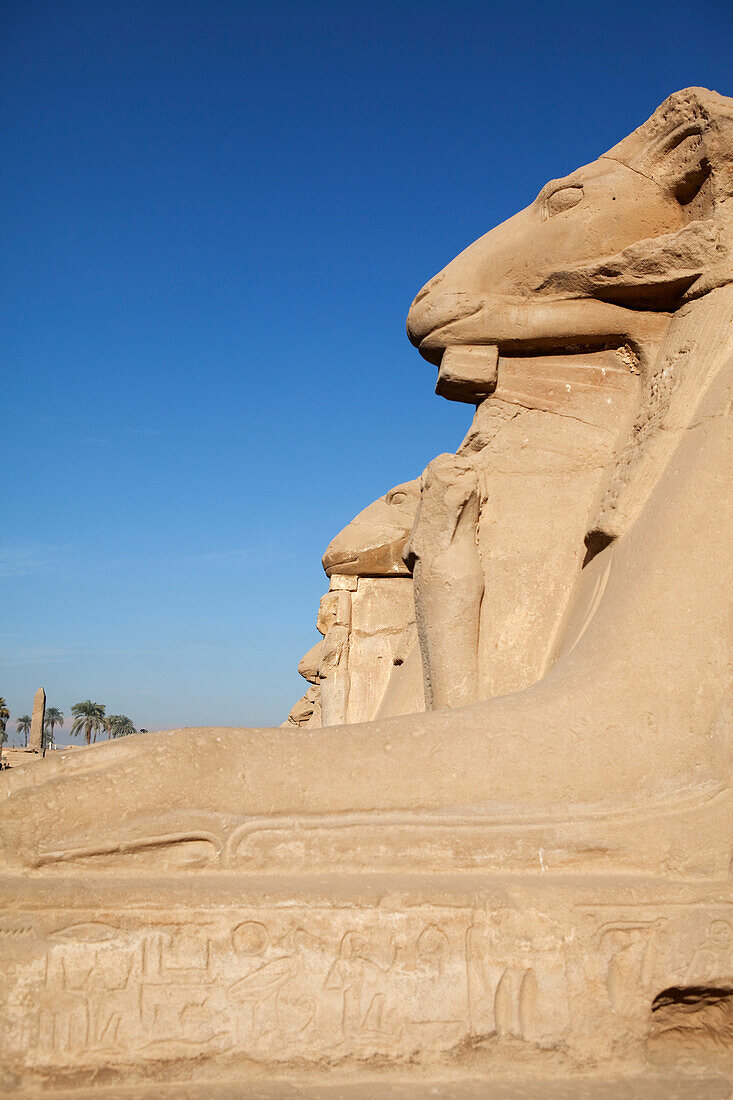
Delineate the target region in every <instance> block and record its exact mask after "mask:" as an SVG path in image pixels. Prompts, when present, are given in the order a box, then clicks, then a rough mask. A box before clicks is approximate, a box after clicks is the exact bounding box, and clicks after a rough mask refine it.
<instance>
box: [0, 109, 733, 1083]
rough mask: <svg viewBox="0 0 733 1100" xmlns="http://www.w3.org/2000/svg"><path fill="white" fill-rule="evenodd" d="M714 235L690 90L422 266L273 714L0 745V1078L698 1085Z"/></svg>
mask: <svg viewBox="0 0 733 1100" xmlns="http://www.w3.org/2000/svg"><path fill="white" fill-rule="evenodd" d="M732 249H733V100H730V99H726V98H724V97H722V96H720V95H718V94H716V93H714V92H709V91H706V90H704V89H699V88H693V89H687V90H686V91H682V92H678V93H676V94H675V95H673V96H671V97H670V98H669V99H667V100H666V101H665V102H664V103H663V104H662V105H661V106H660V107H659V108H658V109H657V110H656V111H655V112H654V114H653V115H652V116H651V118H649V119H648V120H647V121H646V122H645V123H644V124H643V125H642V126H640V127H639V129H638V130H636V131H634V133H632V134H631V135H630V136H629V137H627V138H625V139H624V140H623V141H621V142H620V143H619V144H618V145H616V146H615V147H614V148H613V149H611V150H609V152H607V153H605V154H603V155H602V156H601V157H599V158H598V160H596V161H595V162H594V163H593V164H590V165H586V166H585V167H582V168H579V169H578V170H577V171H576V172H573V173H572V174H571V175H570V176H568V177H567V178H565V179H562V180H553V181H550V182H549V183H548V184H547V185H546V186H545V187H544V188H543V189H542V191H541V193H540V195H539V196H538V198H537V199H536V201H535V202H534V203H533V204H532V205H531V206H529V207H528V208H527V209H526V210H524V211H522V212H520V213H519V214H517V215H516V216H515V217H513V218H511V219H510V220H509V221H507V222H506V223H504V224H503V225H501V226H499V227H497V228H496V229H493V230H491V232H489V233H487V234H486V236H484V237H482V238H481V239H480V240H478V241H477V242H475V243H474V244H473V245H471V246H470V247H469V248H467V249H466V250H465V251H464V252H462V253H461V254H460V255H459V256H458V257H456V259H454V260H453V261H452V262H451V263H450V264H448V266H447V267H446V268H445V269H444V270H443V271H442V272H440V273H439V274H438V275H436V276H435V278H433V279H432V280H431V281H430V282H429V283H428V284H427V285H426V286H425V287H424V288H423V290H422V291H421V292H420V293H419V294H418V296H417V297H416V299H415V301H414V302H413V304H412V307H411V309H410V313H409V317H408V334H409V336H410V339H411V340H412V341H413V343H414V344H415V345H416V346H417V347H418V348H419V350H420V353H421V354H422V355H423V357H424V358H425V359H426V360H427V361H428V363H430V364H432V365H433V367H434V368H435V369H436V370H437V387H436V388H437V391H438V393H439V394H441V395H442V396H444V397H446V398H448V399H450V400H457V401H462V402H465V403H466V404H468V405H473V406H475V414H474V417H473V421H472V423H471V425H470V428H469V431H468V434H467V435H466V438H465V439H464V441H463V443H462V444H461V445H460V446H459V447H458V449H457V451H456V453H454V454H442V455H439V456H437V457H434V458H433V459H432V460H431V461H430V462H428V464H427V466H426V469H425V471H424V472H423V474H422V476H421V477H420V478H418V479H416V480H414V481H410V482H406V483H403V484H401V485H397V486H395V487H394V488H393V489H391V490H390V491H389V492H388V493H387V494H386V495H385V496H384V497H380V498H379V500H377V501H375V502H374V503H373V504H370V505H369V506H368V507H367V508H366V509H365V510H364V511H363V512H361V513H359V515H357V516H356V518H355V519H354V520H353V521H352V523H351V524H349V525H348V526H347V527H346V528H345V529H344V530H343V531H342V532H341V533H340V534H338V535H337V536H336V537H335V538H334V539H333V541H332V542H331V543H330V545H329V546H328V548H327V550H326V553H325V555H324V559H323V563H324V568H325V571H326V574H327V576H328V584H329V590H328V592H327V593H326V594H325V595H324V597H323V599H322V600H321V604H320V607H319V609H318V613H317V618H316V625H317V630H318V631H319V633H320V635H321V638H320V640H316V644H315V645H314V646H313V647H312V649H311V650H309V652H308V653H307V654H306V655H305V656H304V657H303V659H302V660H301V662H300V666H299V671H300V672H301V674H302V676H303V677H304V679H305V680H306V681H307V683H308V688H307V691H306V693H305V695H304V697H303V699H301V700H300V701H299V702H298V703H297V704H296V705H295V707H294V708H293V710H292V711H291V714H290V716H289V718H288V720H287V721H286V723H284V725H283V726H282V727H280V728H279V729H255V730H252V729H208V730H198V731H195V746H196V747H195V750H192V744H193V742H192V735H193V734H192V731H188V730H173V731H169V732H167V733H161V734H155V735H149V736H148V735H146V736H144V737H141V738H134V739H132V738H131V739H126V740H125V741H124V742H119V743H110V744H105V745H100V746H95V747H92V748H89V749H84V750H79V751H76V752H74V753H64V752H58V753H55V754H54V757H53V759H50V760H46V761H43V762H40V763H39V764H38V765H37V766H35V767H33V768H22V769H21V768H19V769H15V770H14V771H12V772H10V773H6V774H4V775H3V776H0V794H2V801H1V802H0V841H1V842H2V857H1V858H2V876H3V877H2V882H3V892H2V895H3V898H4V902H3V909H2V911H0V943H1V944H2V945H3V950H4V952H5V958H4V965H3V968H2V974H3V976H2V978H1V979H0V990H1V991H2V997H3V1000H4V1004H5V1007H4V1010H3V1013H2V1023H1V1025H0V1036H1V1038H2V1042H1V1044H0V1049H1V1050H2V1060H3V1062H4V1065H5V1067H6V1068H5V1085H6V1091H8V1092H10V1093H12V1092H13V1090H16V1091H24V1092H26V1093H29V1094H30V1093H31V1092H32V1091H33V1090H34V1089H39V1090H40V1089H43V1090H44V1094H45V1095H62V1094H63V1095H66V1094H67V1092H69V1093H70V1094H71V1095H78V1096H82V1095H86V1091H85V1090H87V1089H88V1088H91V1087H92V1086H94V1088H95V1089H100V1088H101V1087H102V1085H103V1084H104V1085H108V1086H109V1088H110V1089H113V1090H117V1091H116V1092H115V1093H114V1094H115V1095H118V1094H119V1095H126V1094H127V1093H125V1092H124V1089H128V1088H129V1089H133V1090H135V1089H137V1090H138V1091H135V1092H134V1095H136V1096H137V1095H148V1094H150V1095H152V1093H148V1092H147V1091H145V1090H146V1089H148V1088H154V1089H164V1088H167V1089H172V1090H173V1091H172V1092H171V1093H170V1095H184V1094H185V1095H189V1094H190V1095H191V1096H204V1095H205V1096H209V1095H211V1096H218V1095H221V1096H224V1095H229V1093H228V1091H227V1089H229V1088H230V1087H232V1088H233V1087H234V1086H233V1085H232V1082H235V1081H236V1082H237V1086H236V1087H237V1089H238V1090H239V1091H238V1092H237V1093H236V1094H237V1095H243V1096H244V1095H251V1096H269V1095H272V1096H289V1095H294V1096H295V1095H297V1096H311V1095H312V1096H316V1095H317V1096H329V1095H334V1096H337V1095H338V1096H343V1095H350V1096H355V1097H356V1096H361V1095H364V1096H367V1095H370V1096H371V1095H384V1096H391V1095H394V1096H400V1097H407V1096H422V1095H425V1091H426V1090H427V1089H428V1087H429V1088H430V1089H432V1090H436V1089H437V1090H438V1092H437V1094H438V1095H444V1096H455V1097H463V1096H465V1097H468V1096H479V1095H481V1096H485V1095H487V1092H486V1089H487V1084H488V1083H489V1082H490V1083H491V1088H492V1093H491V1095H495V1096H497V1097H507V1098H508V1097H518V1096H522V1097H525V1096H535V1095H536V1096H538V1097H539V1096H543V1097H551V1098H552V1097H555V1096H557V1097H559V1096H578V1097H580V1096H581V1095H582V1096H590V1097H599V1098H600V1097H601V1096H602V1097H604V1098H605V1097H610V1096H613V1097H620V1096H632V1095H633V1096H637V1095H644V1096H651V1097H655V1096H659V1097H661V1096H665V1097H673V1096H680V1097H681V1096H685V1097H698V1096H699V1097H724V1096H726V1095H728V1087H729V1086H728V1083H727V1081H728V1076H729V1074H730V1061H727V1062H726V1059H727V1058H729V1056H730V1052H731V1047H732V1046H733V888H732V887H733V882H732V878H731V875H732V873H733V751H732V750H733V732H732V731H731V724H730V708H729V703H728V700H729V680H728V676H729V654H730V645H729V643H730V638H729V621H728V614H729V611H728V600H729V592H730V579H731V578H730V543H731V530H732V528H731V516H730V457H731V448H730V415H731V407H732V403H731V368H733V285H732V284H733V263H732V255H733V252H732ZM426 457H427V456H426ZM324 541H325V540H324ZM184 1083H185V1088H186V1089H187V1090H190V1092H183V1091H179V1092H178V1093H176V1092H175V1089H176V1088H179V1090H182V1089H183V1087H184ZM64 1090H66V1091H64ZM120 1090H122V1091H120ZM165 1094H166V1093H165V1092H162V1093H160V1095H165ZM130 1095H133V1092H131V1093H130Z"/></svg>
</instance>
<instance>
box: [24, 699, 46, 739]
mask: <svg viewBox="0 0 733 1100" xmlns="http://www.w3.org/2000/svg"><path fill="white" fill-rule="evenodd" d="M45 719H46V692H45V691H44V690H43V688H39V689H38V691H37V692H36V694H35V697H34V699H33V713H32V715H31V731H30V734H29V736H28V750H29V752H42V751H43V725H44V722H45Z"/></svg>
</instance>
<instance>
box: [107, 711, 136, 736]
mask: <svg viewBox="0 0 733 1100" xmlns="http://www.w3.org/2000/svg"><path fill="white" fill-rule="evenodd" d="M107 729H108V731H109V733H110V735H111V736H112V737H129V736H130V734H131V733H137V730H136V729H135V727H134V725H133V724H132V721H131V719H129V718H128V717H127V715H126V714H110V715H109V717H108V719H107Z"/></svg>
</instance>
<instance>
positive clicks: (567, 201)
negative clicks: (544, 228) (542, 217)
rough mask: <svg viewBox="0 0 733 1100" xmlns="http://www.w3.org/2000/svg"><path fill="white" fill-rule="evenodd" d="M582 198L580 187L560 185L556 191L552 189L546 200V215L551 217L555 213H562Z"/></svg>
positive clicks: (570, 208)
mask: <svg viewBox="0 0 733 1100" xmlns="http://www.w3.org/2000/svg"><path fill="white" fill-rule="evenodd" d="M582 198H583V188H582V187H576V186H573V187H560V188H558V190H557V191H553V192H552V194H551V195H549V196H548V198H547V200H546V205H547V216H548V218H551V217H553V215H555V214H563V213H564V212H565V211H566V210H572V208H573V207H574V206H577V205H578V203H579V202H580V201H581V199H582Z"/></svg>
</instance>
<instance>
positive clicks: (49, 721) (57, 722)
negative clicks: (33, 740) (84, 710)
mask: <svg viewBox="0 0 733 1100" xmlns="http://www.w3.org/2000/svg"><path fill="white" fill-rule="evenodd" d="M63 724H64V715H63V712H62V711H60V710H59V708H58V707H49V708H48V710H47V711H46V717H45V718H44V720H43V748H44V751H45V750H46V749H52V748H53V731H54V728H55V727H56V726H63Z"/></svg>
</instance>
